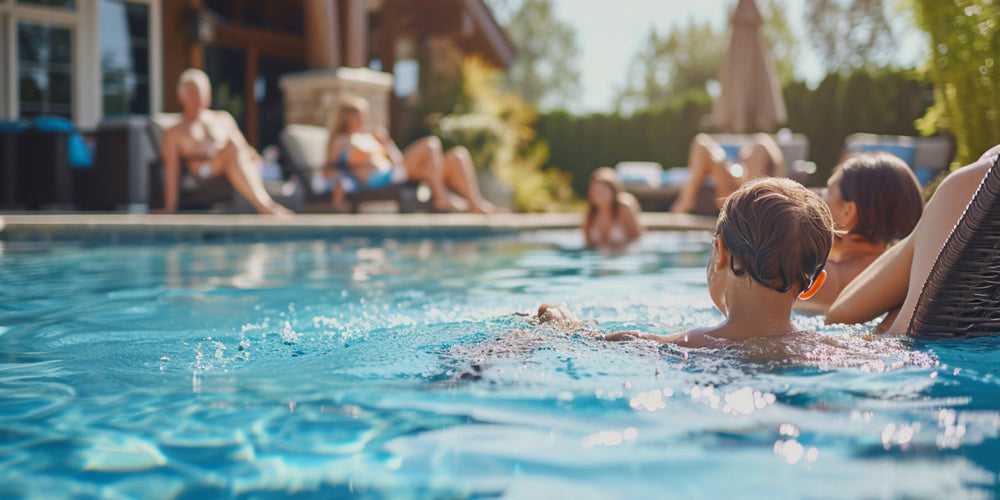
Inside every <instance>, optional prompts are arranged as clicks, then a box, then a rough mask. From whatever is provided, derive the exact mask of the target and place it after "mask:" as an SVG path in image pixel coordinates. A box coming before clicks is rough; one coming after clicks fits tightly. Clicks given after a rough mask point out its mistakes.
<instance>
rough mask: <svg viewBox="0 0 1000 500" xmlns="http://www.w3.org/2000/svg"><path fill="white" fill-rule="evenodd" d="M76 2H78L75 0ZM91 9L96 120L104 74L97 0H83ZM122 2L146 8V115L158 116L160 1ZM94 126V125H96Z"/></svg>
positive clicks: (100, 115) (100, 112) (100, 114)
mask: <svg viewBox="0 0 1000 500" xmlns="http://www.w3.org/2000/svg"><path fill="white" fill-rule="evenodd" d="M78 1H79V0H78ZM85 1H87V2H88V3H90V7H91V10H92V16H91V19H89V20H88V21H89V23H90V28H91V32H92V33H94V35H95V36H94V37H93V38H92V40H89V43H90V52H91V53H92V54H94V55H95V59H94V61H93V64H92V66H91V67H93V68H94V71H93V73H94V74H93V75H92V78H93V80H92V81H91V85H92V88H93V89H94V92H95V94H94V95H93V96H92V99H91V100H92V102H93V105H94V110H93V115H94V116H95V117H96V120H95V122H96V121H97V120H100V119H101V118H103V117H104V89H103V85H104V74H103V73H102V72H101V65H100V54H101V38H100V33H101V25H100V22H101V21H100V19H99V16H98V15H97V14H98V8H99V5H98V4H99V3H100V0H85ZM118 1H122V2H125V3H135V4H143V5H146V6H148V7H149V26H148V29H149V112H150V114H153V113H158V112H160V111H161V110H162V109H163V34H162V30H161V28H162V25H163V23H162V17H161V16H162V10H161V1H160V0H118ZM95 124H96V123H95Z"/></svg>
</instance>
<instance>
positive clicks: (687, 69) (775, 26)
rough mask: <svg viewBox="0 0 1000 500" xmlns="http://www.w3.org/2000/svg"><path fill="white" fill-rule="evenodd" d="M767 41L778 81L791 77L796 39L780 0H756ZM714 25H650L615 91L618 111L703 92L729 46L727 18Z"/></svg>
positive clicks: (627, 110)
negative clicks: (621, 85) (662, 28)
mask: <svg viewBox="0 0 1000 500" xmlns="http://www.w3.org/2000/svg"><path fill="white" fill-rule="evenodd" d="M760 7H761V16H762V17H763V18H764V24H763V26H762V30H763V34H764V39H765V43H766V44H767V46H768V47H769V48H770V50H771V56H772V57H773V58H774V62H775V65H776V66H777V69H778V76H779V77H780V78H781V81H782V82H790V81H792V80H793V79H794V78H795V61H796V59H797V57H798V39H797V38H796V37H795V34H794V33H793V31H792V28H791V24H790V23H789V22H788V18H787V17H786V16H785V9H784V4H783V3H782V2H781V1H779V0H768V1H767V3H763V2H761V3H760ZM723 26H724V27H723V28H721V29H717V28H715V27H713V25H712V23H710V22H703V23H699V22H696V21H694V20H689V21H688V22H687V24H684V25H681V26H675V27H673V28H672V29H671V30H670V31H669V32H668V33H667V34H660V33H659V32H657V31H656V29H655V28H654V29H652V30H651V31H650V33H649V37H648V38H647V41H646V45H645V46H643V48H642V49H640V51H639V53H638V54H636V55H635V56H633V58H632V62H631V64H630V66H629V71H628V82H627V83H626V85H625V87H624V88H623V89H622V90H621V91H619V93H618V98H617V103H618V110H619V112H634V111H637V110H642V109H651V108H658V107H663V106H666V105H667V104H668V103H669V102H670V101H671V100H673V99H682V98H683V97H684V96H689V95H691V94H698V95H707V93H708V89H707V88H708V84H709V82H712V81H715V79H716V77H717V75H718V71H719V65H720V64H721V63H722V57H723V55H724V54H725V51H726V49H727V47H728V46H729V31H730V28H729V26H730V25H729V22H728V20H727V21H726V23H724V24H723Z"/></svg>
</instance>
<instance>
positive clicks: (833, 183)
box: [796, 153, 924, 312]
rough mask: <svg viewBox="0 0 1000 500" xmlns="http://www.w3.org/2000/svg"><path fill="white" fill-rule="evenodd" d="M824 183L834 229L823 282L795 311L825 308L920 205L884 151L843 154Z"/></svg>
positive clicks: (907, 173)
mask: <svg viewBox="0 0 1000 500" xmlns="http://www.w3.org/2000/svg"><path fill="white" fill-rule="evenodd" d="M826 186H827V187H826V189H824V190H823V198H824V200H826V203H827V205H829V207H830V211H831V213H832V214H833V223H834V226H835V227H836V228H837V230H838V231H840V234H839V235H838V237H837V238H836V240H835V241H834V243H833V249H832V250H831V251H830V258H829V259H828V260H827V262H826V272H827V280H826V284H824V285H823V288H821V289H820V290H819V292H817V293H816V295H815V296H814V297H813V298H812V299H810V300H809V301H808V302H799V303H798V304H797V305H796V310H799V311H808V312H824V311H826V308H828V307H830V304H832V303H833V301H834V300H835V299H836V298H837V296H838V295H839V294H840V291H841V290H843V289H844V287H846V286H847V284H848V283H850V282H851V280H853V279H854V277H855V276H857V275H858V274H859V273H861V271H864V270H865V268H867V267H868V266H869V265H870V264H871V263H872V262H874V261H875V259H876V258H878V256H879V255H882V254H883V253H884V252H885V251H886V249H888V248H889V246H890V245H892V244H894V243H896V242H897V241H899V240H900V239H902V238H904V237H906V236H907V235H909V234H910V231H913V227H914V226H916V224H917V220H919V219H920V214H921V213H922V212H923V208H924V200H923V194H922V193H921V191H920V183H919V182H918V181H917V177H916V176H915V175H914V174H913V171H912V170H911V169H910V167H909V166H908V165H907V164H906V162H904V161H903V160H900V159H899V158H897V157H895V156H893V155H891V154H889V153H862V154H857V155H851V156H848V157H847V158H846V159H844V161H843V162H842V163H841V164H840V165H838V166H837V168H835V169H834V171H833V175H831V176H830V180H829V181H827V183H826Z"/></svg>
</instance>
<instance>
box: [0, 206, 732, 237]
mask: <svg viewBox="0 0 1000 500" xmlns="http://www.w3.org/2000/svg"><path fill="white" fill-rule="evenodd" d="M582 217H583V216H582V215H581V214H572V213H569V214H567V213H549V214H496V215H473V214H302V215H296V216H295V217H293V218H291V219H281V218H277V217H273V216H263V215H237V214H176V215H138V214H91V213H88V214H81V213H66V214H7V215H0V240H3V241H83V242H94V243H101V242H107V243H124V242H138V243H143V242H161V241H163V242H170V241H191V240H194V241H205V240H211V241H219V240H221V241H226V240H240V241H246V240H251V241H252V240H271V239H303V238H330V237H341V236H409V237H414V236H436V237H448V236H454V237H462V236H487V235H496V234H509V233H515V232H520V231H536V230H565V229H576V228H578V227H579V225H580V222H581V220H582ZM641 221H642V223H643V224H644V225H645V227H646V228H648V229H649V230H651V231H711V230H713V229H714V227H715V218H714V217H704V216H696V215H678V214H668V213H645V214H642V219H641Z"/></svg>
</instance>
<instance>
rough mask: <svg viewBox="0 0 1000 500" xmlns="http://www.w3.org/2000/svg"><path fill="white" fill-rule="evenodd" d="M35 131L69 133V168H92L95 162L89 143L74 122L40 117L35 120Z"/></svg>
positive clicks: (60, 118)
mask: <svg viewBox="0 0 1000 500" xmlns="http://www.w3.org/2000/svg"><path fill="white" fill-rule="evenodd" d="M34 128H35V130H38V131H41V132H67V133H69V166H70V167H72V168H91V167H93V166H94V160H93V158H91V156H90V149H88V148H87V143H86V142H83V136H82V135H80V132H78V131H77V130H76V127H75V126H74V125H73V122H71V121H69V120H68V119H66V118H63V117H61V116H40V117H38V118H35V120H34Z"/></svg>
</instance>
